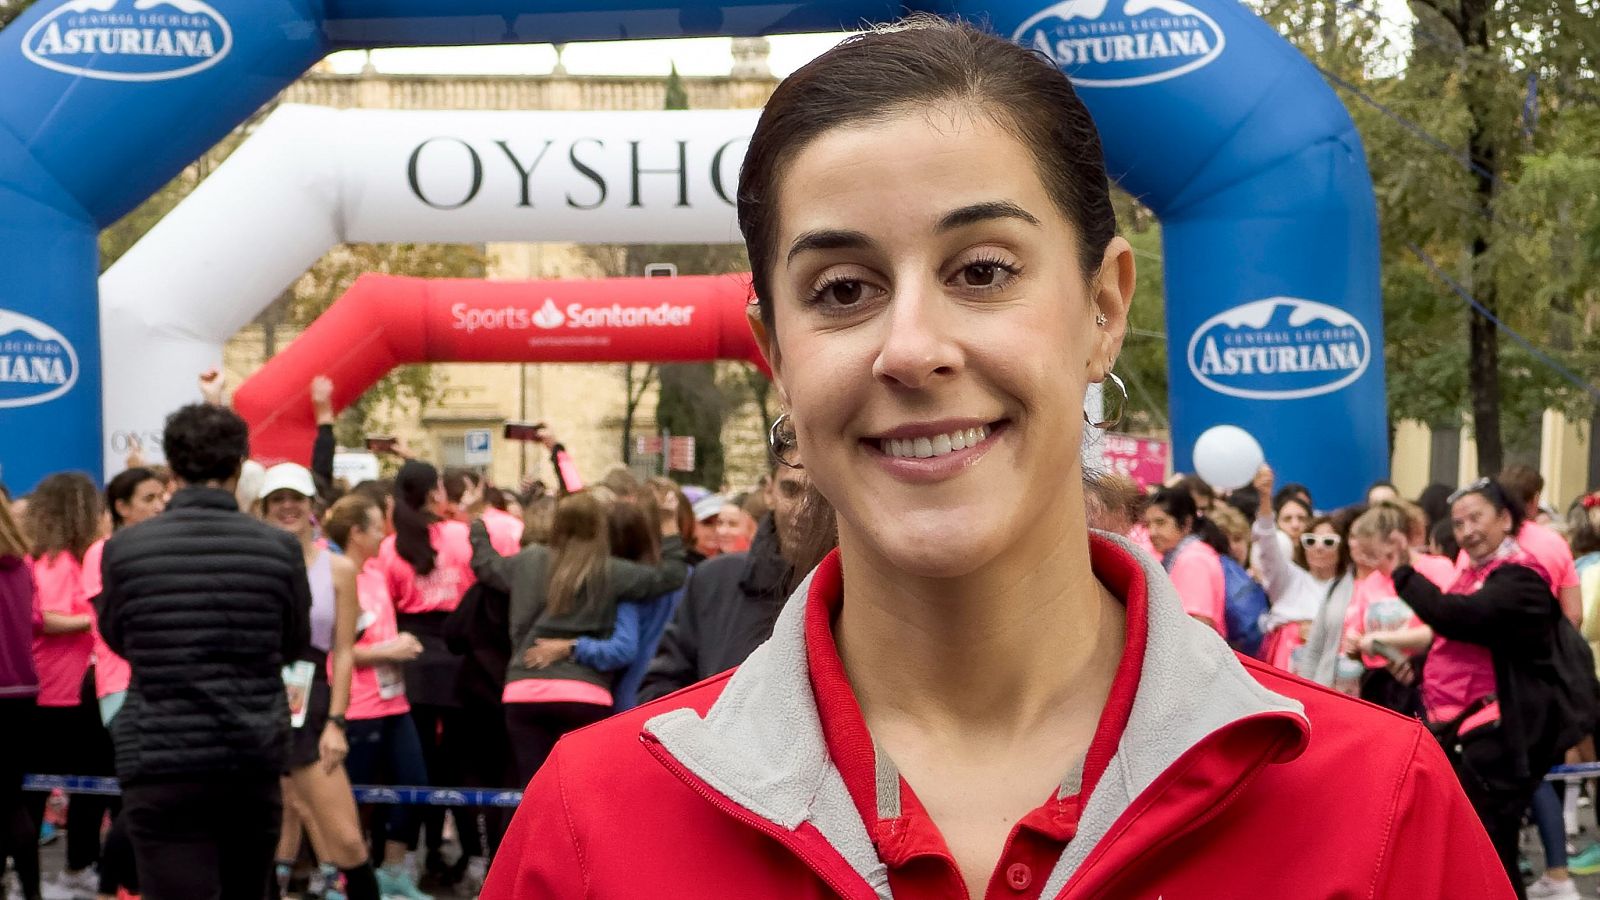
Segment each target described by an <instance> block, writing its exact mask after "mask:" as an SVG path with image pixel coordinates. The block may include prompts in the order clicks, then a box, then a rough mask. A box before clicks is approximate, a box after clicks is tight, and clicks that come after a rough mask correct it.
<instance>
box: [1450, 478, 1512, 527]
mask: <svg viewBox="0 0 1600 900" xmlns="http://www.w3.org/2000/svg"><path fill="white" fill-rule="evenodd" d="M1468 494H1477V495H1478V496H1479V497H1482V498H1483V499H1485V500H1487V501H1489V505H1490V506H1492V507H1494V509H1495V512H1504V513H1510V514H1511V530H1510V531H1509V532H1507V533H1506V534H1507V536H1508V537H1516V536H1517V532H1519V531H1521V530H1522V521H1523V520H1524V519H1526V518H1527V517H1528V513H1527V503H1526V502H1525V501H1521V498H1520V497H1516V496H1513V495H1512V494H1511V492H1510V491H1507V490H1506V489H1505V488H1504V487H1501V485H1500V482H1498V481H1495V480H1494V479H1493V478H1480V479H1478V480H1477V481H1474V482H1473V483H1471V484H1469V485H1467V486H1466V487H1464V488H1462V489H1461V490H1459V491H1456V492H1455V493H1454V494H1451V495H1450V505H1451V506H1455V505H1456V501H1457V500H1460V499H1461V498H1462V497H1465V496H1466V495H1468ZM1519 501H1521V502H1519Z"/></svg>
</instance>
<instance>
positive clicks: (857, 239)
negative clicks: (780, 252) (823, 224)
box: [784, 229, 872, 263]
mask: <svg viewBox="0 0 1600 900" xmlns="http://www.w3.org/2000/svg"><path fill="white" fill-rule="evenodd" d="M870 246H872V239H871V238H869V237H867V236H866V235H865V234H863V233H861V232H859V231H848V230H843V229H820V230H817V231H808V232H806V233H805V234H802V235H800V236H799V237H797V238H795V240H794V243H793V244H790V245H789V255H788V257H786V258H785V260H784V262H785V263H789V262H793V261H794V258H795V257H796V256H799V255H800V254H802V253H805V252H807V251H811V250H857V249H861V248H864V247H870Z"/></svg>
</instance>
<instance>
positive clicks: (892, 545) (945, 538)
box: [876, 523, 1001, 578]
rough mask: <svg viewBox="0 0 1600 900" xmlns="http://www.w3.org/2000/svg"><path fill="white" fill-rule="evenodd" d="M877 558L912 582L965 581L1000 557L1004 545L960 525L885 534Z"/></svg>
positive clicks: (895, 531)
mask: <svg viewBox="0 0 1600 900" xmlns="http://www.w3.org/2000/svg"><path fill="white" fill-rule="evenodd" d="M881 535H882V537H884V538H885V539H886V540H884V541H883V542H881V543H879V544H878V546H877V548H876V550H877V555H879V556H880V557H882V558H883V560H884V561H885V562H886V563H888V565H889V567H890V569H892V570H893V571H894V572H895V573H896V574H899V575H904V576H907V577H910V578H961V577H964V576H967V575H971V574H972V573H973V572H976V571H978V570H979V569H981V568H982V567H983V566H985V565H987V564H988V563H990V562H992V561H993V560H994V559H995V557H996V556H998V555H999V553H1000V550H1001V547H1000V543H1001V542H1000V541H997V540H994V539H991V538H990V537H989V536H987V535H985V534H982V533H981V532H979V531H978V530H977V529H973V528H971V527H970V526H968V527H963V526H962V525H961V524H959V523H951V524H949V525H941V526H939V527H931V528H920V529H907V528H901V529H897V530H890V531H886V532H882V533H881Z"/></svg>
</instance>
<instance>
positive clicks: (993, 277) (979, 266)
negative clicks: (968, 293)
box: [961, 263, 1000, 287]
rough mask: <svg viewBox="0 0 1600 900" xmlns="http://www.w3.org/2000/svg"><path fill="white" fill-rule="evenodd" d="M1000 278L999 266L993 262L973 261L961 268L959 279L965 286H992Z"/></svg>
mask: <svg viewBox="0 0 1600 900" xmlns="http://www.w3.org/2000/svg"><path fill="white" fill-rule="evenodd" d="M999 280H1000V266H998V265H996V264H995V263H973V264H972V265H970V266H967V267H966V268H965V269H962V270H961V281H962V282H963V283H964V284H966V286H967V287H992V286H994V284H995V282H997V281H999Z"/></svg>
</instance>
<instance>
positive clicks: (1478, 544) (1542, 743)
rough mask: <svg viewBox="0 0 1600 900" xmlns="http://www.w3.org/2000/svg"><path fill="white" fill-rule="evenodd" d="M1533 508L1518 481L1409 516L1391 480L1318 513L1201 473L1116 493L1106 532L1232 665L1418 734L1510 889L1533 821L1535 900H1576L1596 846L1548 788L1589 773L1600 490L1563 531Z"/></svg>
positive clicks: (1120, 486)
mask: <svg viewBox="0 0 1600 900" xmlns="http://www.w3.org/2000/svg"><path fill="white" fill-rule="evenodd" d="M1543 491H1544V480H1543V478H1542V477H1541V476H1540V475H1539V473H1538V472H1537V471H1535V470H1533V469H1532V468H1530V467H1528V466H1521V465H1518V466H1511V467H1509V468H1507V469H1506V470H1505V471H1503V472H1501V473H1499V475H1498V476H1497V477H1494V478H1483V479H1479V480H1477V481H1474V482H1473V483H1471V484H1468V485H1465V486H1463V487H1461V488H1459V489H1455V488H1452V487H1450V486H1447V485H1442V484H1434V485H1430V486H1428V487H1427V488H1426V489H1425V490H1423V491H1422V493H1421V495H1420V496H1419V497H1418V498H1417V499H1416V500H1415V501H1412V500H1406V499H1403V498H1401V497H1400V495H1399V492H1398V491H1397V490H1396V489H1395V486H1394V485H1393V484H1392V483H1390V482H1387V481H1382V482H1378V483H1376V484H1373V485H1372V486H1371V488H1370V489H1369V490H1368V492H1367V496H1366V499H1365V501H1364V502H1362V503H1359V504H1355V505H1351V506H1345V507H1342V508H1338V509H1332V510H1322V509H1320V508H1319V507H1317V506H1316V505H1315V503H1314V502H1313V498H1312V496H1311V493H1310V491H1309V490H1308V489H1307V488H1306V487H1305V486H1304V485H1300V484H1286V485H1278V484H1277V483H1276V481H1275V476H1274V473H1273V471H1272V469H1271V468H1270V467H1265V466H1264V467H1263V468H1262V469H1261V471H1260V473H1259V474H1258V475H1257V477H1256V478H1255V480H1254V482H1253V483H1252V484H1250V485H1248V486H1246V487H1243V488H1240V489H1238V490H1234V491H1230V492H1227V493H1226V494H1225V495H1220V496H1219V495H1218V493H1217V492H1216V491H1214V490H1213V489H1212V488H1211V487H1210V486H1209V485H1207V484H1206V483H1205V482H1204V481H1203V480H1202V479H1200V478H1199V477H1198V476H1195V475H1179V476H1177V477H1175V478H1173V479H1172V480H1171V481H1170V482H1169V483H1168V484H1167V485H1165V486H1160V487H1158V488H1156V489H1154V490H1152V491H1150V492H1148V493H1146V492H1144V491H1141V490H1139V489H1138V488H1137V486H1135V485H1133V484H1132V483H1131V482H1129V481H1128V480H1126V479H1125V478H1121V477H1115V476H1112V477H1108V478H1107V479H1106V480H1105V482H1104V484H1103V485H1102V494H1101V498H1102V500H1101V502H1102V503H1103V504H1105V507H1106V508H1105V509H1103V510H1102V511H1101V513H1100V516H1101V521H1102V522H1103V523H1104V524H1106V525H1107V527H1109V528H1111V529H1113V530H1116V531H1119V532H1120V533H1122V534H1124V535H1125V536H1127V537H1128V538H1129V539H1130V540H1131V541H1133V542H1134V543H1136V544H1137V545H1139V546H1141V547H1143V548H1144V549H1145V550H1146V551H1148V552H1149V553H1151V554H1152V555H1154V556H1156V557H1157V558H1158V559H1160V560H1161V561H1162V565H1163V567H1164V568H1165V569H1166V571H1167V573H1168V574H1169V575H1170V577H1171V578H1172V582H1173V584H1174V585H1175V586H1176V588H1177V590H1178V594H1179V596H1180V598H1181V599H1182V602H1183V606H1184V609H1185V610H1186V611H1187V612H1188V613H1189V614H1190V615H1191V616H1192V617H1193V618H1195V619H1196V620H1198V621H1200V622H1203V623H1204V624H1206V625H1207V626H1210V627H1211V628H1214V629H1216V631H1217V632H1218V633H1219V634H1220V635H1222V636H1223V637H1224V638H1225V639H1226V640H1227V641H1228V643H1229V644H1230V646H1232V647H1233V648H1234V649H1235V650H1237V651H1239V652H1240V653H1243V654H1245V655H1248V656H1252V657H1254V658H1255V659H1257V660H1259V661H1261V662H1262V663H1265V664H1268V665H1271V666H1274V667H1277V668H1279V669H1283V670H1285V671H1289V672H1292V673H1294V674H1296V675H1298V676H1300V677H1302V678H1305V679H1308V680H1310V681H1314V682H1317V683H1318V684H1322V685H1324V686H1326V687H1328V688H1331V689H1333V690H1337V691H1340V692H1343V693H1346V694H1349V695H1351V696H1356V697H1360V698H1361V699H1363V700H1367V701H1369V702H1371V703H1375V704H1377V705H1379V706H1382V707H1385V708H1387V709H1390V710H1393V711H1394V712H1397V713H1400V714H1402V715H1406V716H1409V717H1413V718H1417V719H1421V720H1422V721H1424V722H1426V723H1428V725H1429V727H1430V728H1431V729H1432V730H1433V731H1434V733H1435V734H1436V735H1437V736H1438V737H1439V739H1440V741H1441V743H1442V744H1443V745H1444V746H1445V747H1446V748H1447V750H1448V751H1449V752H1450V754H1451V756H1452V761H1453V762H1455V763H1456V766H1457V771H1458V772H1459V773H1460V774H1461V776H1462V785H1463V787H1464V788H1465V789H1466V792H1467V796H1468V797H1469V799H1471V800H1472V802H1473V806H1474V808H1475V809H1476V810H1477V812H1478V814H1479V816H1480V817H1481V818H1482V820H1483V824H1484V826H1485V828H1486V830H1487V831H1488V833H1489V835H1490V837H1491V839H1492V840H1493V841H1494V843H1495V846H1496V848H1497V850H1498V851H1499V852H1500V855H1501V858H1502V861H1503V862H1504V863H1505V865H1506V867H1507V870H1508V873H1509V874H1510V875H1511V877H1513V878H1525V877H1526V876H1527V871H1528V865H1527V862H1526V861H1521V867H1520V872H1519V860H1518V850H1517V846H1518V836H1519V834H1520V832H1521V829H1522V826H1523V822H1524V819H1525V818H1529V817H1531V818H1532V819H1533V821H1534V823H1535V824H1536V825H1537V826H1538V829H1539V834H1540V838H1541V840H1542V842H1543V845H1544V848H1545V861H1544V862H1545V867H1544V872H1543V873H1542V874H1541V875H1540V876H1539V878H1538V879H1537V880H1536V881H1533V882H1532V884H1530V885H1529V886H1528V888H1527V892H1528V893H1527V896H1529V897H1533V898H1541V897H1544V898H1551V897H1554V898H1575V897H1577V896H1578V893H1577V888H1576V886H1575V885H1574V883H1573V882H1572V880H1571V875H1572V874H1573V873H1578V874H1584V875H1592V874H1596V873H1600V845H1591V846H1589V847H1588V848H1586V849H1585V850H1584V851H1583V852H1582V853H1581V854H1580V855H1579V856H1578V857H1577V858H1576V859H1573V860H1569V859H1568V848H1567V841H1568V831H1569V830H1570V829H1575V827H1576V826H1575V824H1574V825H1568V824H1567V823H1568V822H1575V819H1576V817H1575V814H1574V812H1573V811H1574V810H1575V809H1576V802H1577V800H1578V785H1577V783H1575V782H1574V783H1570V784H1569V786H1568V787H1567V789H1566V790H1567V797H1566V799H1565V803H1563V801H1562V799H1560V797H1559V795H1558V793H1557V790H1556V789H1555V787H1554V786H1553V785H1552V784H1551V783H1549V782H1547V781H1545V780H1544V779H1545V775H1546V774H1547V773H1548V772H1549V770H1550V769H1551V768H1552V767H1554V766H1555V765H1557V764H1560V763H1562V762H1564V761H1568V760H1570V761H1573V762H1580V761H1585V762H1593V761H1594V760H1595V758H1596V757H1595V732H1594V729H1595V725H1596V723H1597V721H1600V720H1597V716H1600V707H1597V698H1600V686H1597V682H1596V676H1597V674H1600V665H1597V664H1596V662H1595V660H1596V659H1600V566H1597V565H1596V564H1597V563H1600V493H1595V494H1589V495H1586V496H1583V497H1580V498H1578V499H1577V500H1574V501H1573V502H1572V504H1571V505H1570V506H1569V508H1568V509H1567V510H1566V512H1565V513H1564V514H1563V513H1561V512H1559V511H1557V510H1555V509H1553V508H1551V507H1549V506H1546V505H1544V504H1543V503H1542V502H1541V500H1542V495H1543ZM1580 629H1581V636H1580ZM1585 641H1588V642H1589V645H1588V646H1585ZM1529 880H1531V879H1529ZM1519 883H1520V882H1519Z"/></svg>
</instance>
